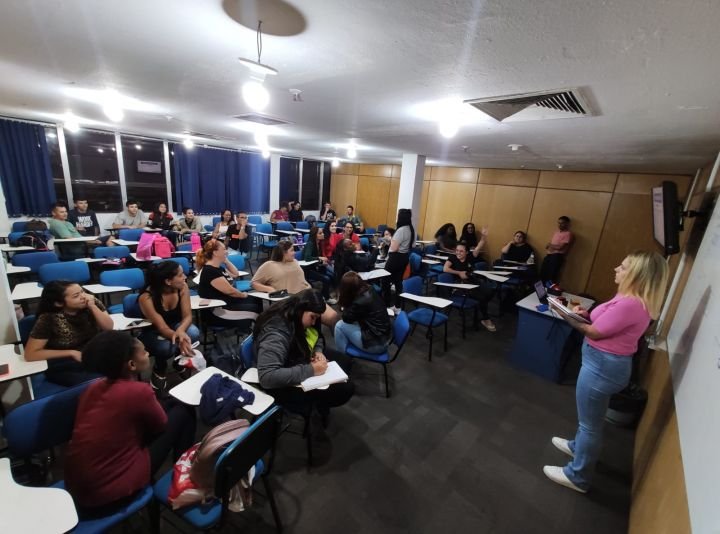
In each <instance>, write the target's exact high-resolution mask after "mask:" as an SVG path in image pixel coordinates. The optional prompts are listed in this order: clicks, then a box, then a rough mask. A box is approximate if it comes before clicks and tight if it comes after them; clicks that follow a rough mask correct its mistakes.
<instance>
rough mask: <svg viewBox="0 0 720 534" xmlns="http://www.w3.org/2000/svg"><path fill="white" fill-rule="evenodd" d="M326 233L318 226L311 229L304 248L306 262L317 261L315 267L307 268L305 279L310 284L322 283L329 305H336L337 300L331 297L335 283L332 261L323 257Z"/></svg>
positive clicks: (324, 295)
mask: <svg viewBox="0 0 720 534" xmlns="http://www.w3.org/2000/svg"><path fill="white" fill-rule="evenodd" d="M324 241H325V233H324V232H323V231H322V230H321V229H320V228H319V227H317V226H313V227H312V228H310V233H309V234H308V240H307V243H305V247H304V248H303V255H302V258H303V260H304V261H317V262H318V263H316V264H315V265H309V266H308V267H306V268H305V278H307V280H309V281H310V282H321V283H322V294H323V297H324V298H325V300H326V301H327V303H328V304H336V303H337V300H335V299H333V298H331V297H330V289H331V287H332V282H333V272H332V270H330V266H329V264H330V259H329V258H328V257H326V256H324V255H323V243H324Z"/></svg>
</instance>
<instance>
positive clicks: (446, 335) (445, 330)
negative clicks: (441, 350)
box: [445, 321, 448, 352]
mask: <svg viewBox="0 0 720 534" xmlns="http://www.w3.org/2000/svg"><path fill="white" fill-rule="evenodd" d="M447 324H448V322H447V321H445V352H447Z"/></svg>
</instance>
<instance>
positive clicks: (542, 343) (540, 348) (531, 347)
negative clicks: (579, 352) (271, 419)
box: [509, 293, 595, 382]
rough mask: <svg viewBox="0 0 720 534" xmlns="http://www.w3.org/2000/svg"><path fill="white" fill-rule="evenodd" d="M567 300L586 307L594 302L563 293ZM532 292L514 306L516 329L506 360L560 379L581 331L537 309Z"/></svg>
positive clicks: (555, 315) (544, 375)
mask: <svg viewBox="0 0 720 534" xmlns="http://www.w3.org/2000/svg"><path fill="white" fill-rule="evenodd" d="M563 296H564V297H565V298H567V299H568V300H569V301H576V302H580V305H581V306H582V307H583V308H585V309H588V308H590V306H592V305H593V304H594V302H595V301H593V300H590V299H586V298H582V297H578V296H576V295H572V294H570V293H563ZM539 304H540V301H539V300H538V297H537V295H536V294H535V293H531V294H530V295H528V296H527V297H525V298H524V299H522V300H520V301H518V302H517V303H516V304H515V305H516V306H517V308H518V321H517V332H516V333H515V341H514V342H513V346H512V349H511V351H510V357H509V360H510V363H512V364H513V365H515V366H517V367H519V368H521V369H525V370H527V371H530V372H531V373H533V374H536V375H539V376H541V377H543V378H545V379H547V380H552V381H553V382H560V381H561V380H562V374H563V371H564V369H565V364H566V363H567V361H568V358H569V357H570V356H571V355H572V352H573V350H575V349H576V348H577V347H578V346H579V345H580V343H581V342H582V338H583V336H582V334H580V332H578V331H577V330H575V329H574V328H572V327H571V326H570V325H569V324H568V323H567V322H566V321H565V320H564V319H563V318H562V317H561V316H560V315H558V313H557V312H552V311H550V310H547V311H544V312H540V311H538V310H537V306H538V305H539Z"/></svg>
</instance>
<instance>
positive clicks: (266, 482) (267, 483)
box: [260, 476, 283, 533]
mask: <svg viewBox="0 0 720 534" xmlns="http://www.w3.org/2000/svg"><path fill="white" fill-rule="evenodd" d="M260 478H262V481H263V485H264V486H265V493H267V498H268V501H270V509H271V510H272V514H273V519H275V530H276V531H277V532H278V533H280V532H282V529H283V527H282V522H281V521H280V513H279V512H278V509H277V504H276V503H275V495H274V494H273V491H272V488H271V487H270V481H269V480H268V477H266V476H262V477H260Z"/></svg>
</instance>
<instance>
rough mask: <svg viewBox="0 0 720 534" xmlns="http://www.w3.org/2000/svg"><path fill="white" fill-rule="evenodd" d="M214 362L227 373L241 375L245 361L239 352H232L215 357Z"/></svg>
mask: <svg viewBox="0 0 720 534" xmlns="http://www.w3.org/2000/svg"><path fill="white" fill-rule="evenodd" d="M213 364H214V365H215V367H217V368H218V369H220V370H221V371H225V372H226V373H227V374H229V375H232V376H236V377H239V376H240V374H241V371H242V370H243V361H242V358H241V357H240V355H239V354H235V353H234V352H230V353H229V354H225V353H223V354H221V355H220V356H217V357H215V358H213Z"/></svg>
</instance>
